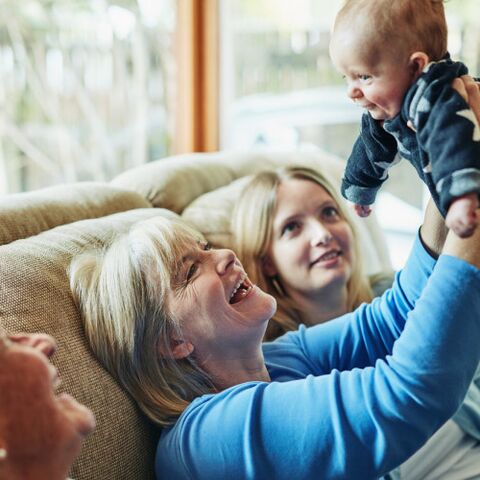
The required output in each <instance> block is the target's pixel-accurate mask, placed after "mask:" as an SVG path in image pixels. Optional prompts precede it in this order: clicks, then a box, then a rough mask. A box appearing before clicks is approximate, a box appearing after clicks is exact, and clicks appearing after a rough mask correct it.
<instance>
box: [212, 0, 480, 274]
mask: <svg viewBox="0 0 480 480" xmlns="http://www.w3.org/2000/svg"><path fill="white" fill-rule="evenodd" d="M342 4H343V1H342V0H330V1H328V2H319V1H318V0H297V1H295V2H292V1H290V0H223V2H222V3H221V5H222V15H221V24H222V49H223V50H222V62H221V65H222V69H223V70H222V75H221V78H222V122H221V125H222V128H223V130H222V132H221V139H222V146H223V147H228V148H242V149H244V148H249V147H253V146H267V147H269V146H271V147H276V148H315V147H320V148H322V149H324V150H326V151H328V152H330V153H333V154H335V155H338V156H340V157H342V158H347V157H348V155H349V154H350V151H351V147H352V145H353V142H354V141H355V139H356V137H357V135H358V131H359V125H360V117H361V114H362V111H361V110H360V109H359V108H358V107H356V106H355V105H354V104H353V102H351V100H349V99H348V98H347V96H346V88H345V84H344V81H343V79H342V78H341V76H340V75H339V74H338V73H337V72H336V71H335V69H334V68H333V66H332V64H331V61H330V58H329V53H328V44H329V37H330V34H329V32H330V28H331V25H332V23H333V20H334V18H335V14H336V12H337V11H338V10H339V9H340V7H341V5H342ZM445 9H446V13H447V22H448V26H449V51H450V53H451V55H452V57H453V58H454V59H460V60H462V61H464V62H465V63H466V64H467V65H468V67H469V69H470V72H471V73H472V74H473V75H479V74H480V2H478V0H450V1H448V2H445ZM425 197H426V194H425V190H424V188H423V185H422V183H421V182H420V180H419V179H418V177H417V174H416V172H415V171H414V169H413V167H412V166H411V165H410V164H409V163H408V162H407V161H403V162H401V163H400V164H399V165H397V166H395V167H394V168H393V169H392V171H391V174H390V179H389V180H388V181H387V182H386V184H385V186H384V187H383V188H382V190H381V195H380V198H379V200H378V201H377V203H376V204H375V211H376V213H377V215H378V216H379V219H380V222H381V224H382V226H383V227H384V228H385V230H386V232H387V235H388V237H389V238H388V240H389V246H390V247H391V254H392V260H393V262H394V264H395V266H400V265H401V264H402V263H403V261H404V260H405V257H406V255H407V253H408V249H409V248H410V244H411V242H412V238H413V236H414V235H415V232H416V230H417V228H418V225H419V223H420V221H421V218H422V213H421V209H422V207H423V203H424V200H425ZM392 210H393V211H395V215H394V216H392V214H391V212H392Z"/></svg>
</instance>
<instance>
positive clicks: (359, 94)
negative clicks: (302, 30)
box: [330, 30, 414, 120]
mask: <svg viewBox="0 0 480 480" xmlns="http://www.w3.org/2000/svg"><path fill="white" fill-rule="evenodd" d="M330 57H331V59H332V62H333V64H334V65H335V67H336V69H337V70H338V71H339V72H340V73H341V74H342V75H343V76H344V78H345V79H346V81H347V95H348V96H349V97H350V98H351V99H352V100H353V101H354V102H355V103H356V104H357V105H359V106H360V107H362V108H365V109H366V110H368V112H369V113H370V115H371V116H372V117H373V118H374V119H375V120H389V119H392V118H393V117H395V116H396V115H397V114H398V113H399V112H400V110H401V106H402V102H403V98H404V96H405V93H406V92H407V90H408V88H409V87H410V85H411V84H412V82H413V80H414V77H413V75H412V72H411V69H410V68H409V65H408V60H407V61H404V62H402V61H400V60H399V59H396V58H389V57H388V56H387V54H384V55H381V56H380V57H379V58H376V59H373V58H369V55H367V54H366V52H364V51H363V49H362V45H361V42H360V41H359V39H358V37H357V36H356V35H355V34H354V33H352V32H351V31H347V30H340V31H336V32H335V33H334V35H333V38H332V41H331V43H330Z"/></svg>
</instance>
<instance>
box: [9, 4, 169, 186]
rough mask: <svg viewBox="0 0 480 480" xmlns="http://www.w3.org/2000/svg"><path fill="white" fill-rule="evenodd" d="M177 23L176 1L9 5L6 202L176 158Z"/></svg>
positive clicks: (106, 177)
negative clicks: (42, 189) (152, 161)
mask: <svg viewBox="0 0 480 480" xmlns="http://www.w3.org/2000/svg"><path fill="white" fill-rule="evenodd" d="M175 17H176V2H175V0H138V1H137V0H122V1H118V2H114V1H112V0H105V1H104V2H98V1H95V0H75V1H73V0H71V1H53V2H52V1H47V0H36V1H35V0H22V1H18V0H5V1H4V2H2V8H1V11H0V72H1V74H0V75H1V78H2V82H1V85H0V102H1V108H0V115H1V118H0V125H1V129H0V193H8V192H17V191H23V190H31V189H34V188H39V187H43V186H47V185H51V184H54V183H62V182H67V181H77V180H90V179H91V180H108V179H110V178H111V177H113V176H114V175H116V174H118V173H119V172H121V171H123V170H125V169H126V168H129V167H132V166H135V165H137V164H141V163H144V162H145V161H148V160H149V159H153V158H159V157H162V156H166V155H168V154H169V153H170V149H171V144H172V135H173V128H174V120H175V119H174V116H175V115H174V106H173V105H172V102H174V101H175V100H174V99H175V85H176V80H175V78H176V73H175V64H174V56H173V47H172V45H173V34H174V30H175V21H176V18H175Z"/></svg>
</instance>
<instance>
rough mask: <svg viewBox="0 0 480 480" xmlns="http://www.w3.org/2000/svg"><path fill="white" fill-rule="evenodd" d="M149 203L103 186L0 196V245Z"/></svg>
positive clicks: (62, 187) (85, 185) (91, 184)
mask: <svg viewBox="0 0 480 480" xmlns="http://www.w3.org/2000/svg"><path fill="white" fill-rule="evenodd" d="M150 206H151V204H150V203H149V202H148V201H147V200H146V199H145V198H144V197H142V196H141V195H139V194H137V193H135V192H132V191H128V190H123V189H121V188H118V187H114V186H112V185H109V184H107V183H100V182H82V183H74V184H69V185H58V186H55V187H49V188H44V189H42V190H35V191H32V192H27V193H17V194H12V195H2V196H0V245H6V244H7V243H10V242H13V241H14V240H18V239H20V238H28V237H31V236H33V235H37V234H38V233H40V232H44V231H46V230H49V229H51V228H54V227H57V226H58V225H65V224H67V223H71V222H76V221H77V220H84V219H86V218H98V217H103V216H104V215H110V214H111V213H117V212H123V211H124V210H130V209H132V208H148V207H150Z"/></svg>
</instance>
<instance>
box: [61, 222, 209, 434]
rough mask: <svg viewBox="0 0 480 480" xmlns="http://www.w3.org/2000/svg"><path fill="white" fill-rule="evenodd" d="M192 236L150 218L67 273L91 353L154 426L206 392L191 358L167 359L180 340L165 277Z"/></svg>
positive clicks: (203, 375) (86, 255)
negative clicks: (174, 340)
mask: <svg viewBox="0 0 480 480" xmlns="http://www.w3.org/2000/svg"><path fill="white" fill-rule="evenodd" d="M199 237H200V234H198V233H197V232H195V231H194V230H193V229H191V228H189V227H188V226H187V225H186V224H185V223H183V222H182V221H181V220H177V219H172V218H164V217H161V216H158V217H153V218H150V219H148V220H145V221H142V222H139V223H137V224H135V225H134V226H133V227H132V228H131V229H130V231H129V232H127V233H125V234H123V235H120V236H119V237H118V238H116V239H115V240H114V241H113V242H112V243H111V244H110V245H109V246H107V247H106V248H103V249H97V250H94V251H90V252H85V253H83V254H80V255H79V256H77V257H76V258H74V259H73V261H72V263H71V265H70V268H69V275H70V286H71V289H72V292H73V296H74V299H75V301H76V303H77V305H78V306H79V308H80V311H81V314H82V319H83V323H84V328H85V333H86V336H87V339H88V341H89V343H90V346H91V348H92V350H93V352H94V353H95V355H96V356H97V358H98V359H99V361H100V362H101V363H102V364H103V366H104V367H105V368H106V369H107V370H108V371H109V372H110V373H111V374H112V375H113V376H114V377H115V378H116V379H117V380H118V381H119V383H120V384H121V385H122V386H123V387H124V388H125V389H126V390H127V391H128V392H129V393H130V394H131V395H132V397H133V398H134V399H135V400H136V401H137V403H138V405H139V406H140V408H141V409H142V411H143V412H144V413H145V414H146V415H147V416H148V417H149V418H150V419H151V420H152V421H153V422H155V423H156V424H158V425H160V426H165V425H168V424H171V423H173V422H174V421H175V419H176V418H177V417H178V416H179V415H180V414H181V413H182V412H183V410H184V409H185V408H186V407H187V406H188V405H189V403H190V402H191V401H192V400H193V399H194V398H195V397H197V396H200V395H202V394H204V393H208V392H211V391H212V389H213V384H212V382H211V379H210V378H209V376H208V375H207V374H206V373H205V372H204V371H203V370H202V369H201V368H200V367H199V366H198V365H197V364H196V362H195V360H194V359H193V358H192V356H190V357H187V358H185V359H182V360H175V359H174V358H173V356H172V354H171V341H172V339H173V338H181V325H179V323H178V321H177V320H176V319H175V316H174V313H173V312H172V311H170V309H169V302H168V298H169V292H171V289H172V288H174V285H172V278H174V275H175V273H176V271H177V269H178V266H179V263H178V262H179V261H180V259H181V258H182V255H184V254H185V251H186V249H187V248H188V247H189V246H190V247H191V245H192V242H196V241H198V240H199ZM160 352H162V353H161V354H160Z"/></svg>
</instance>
